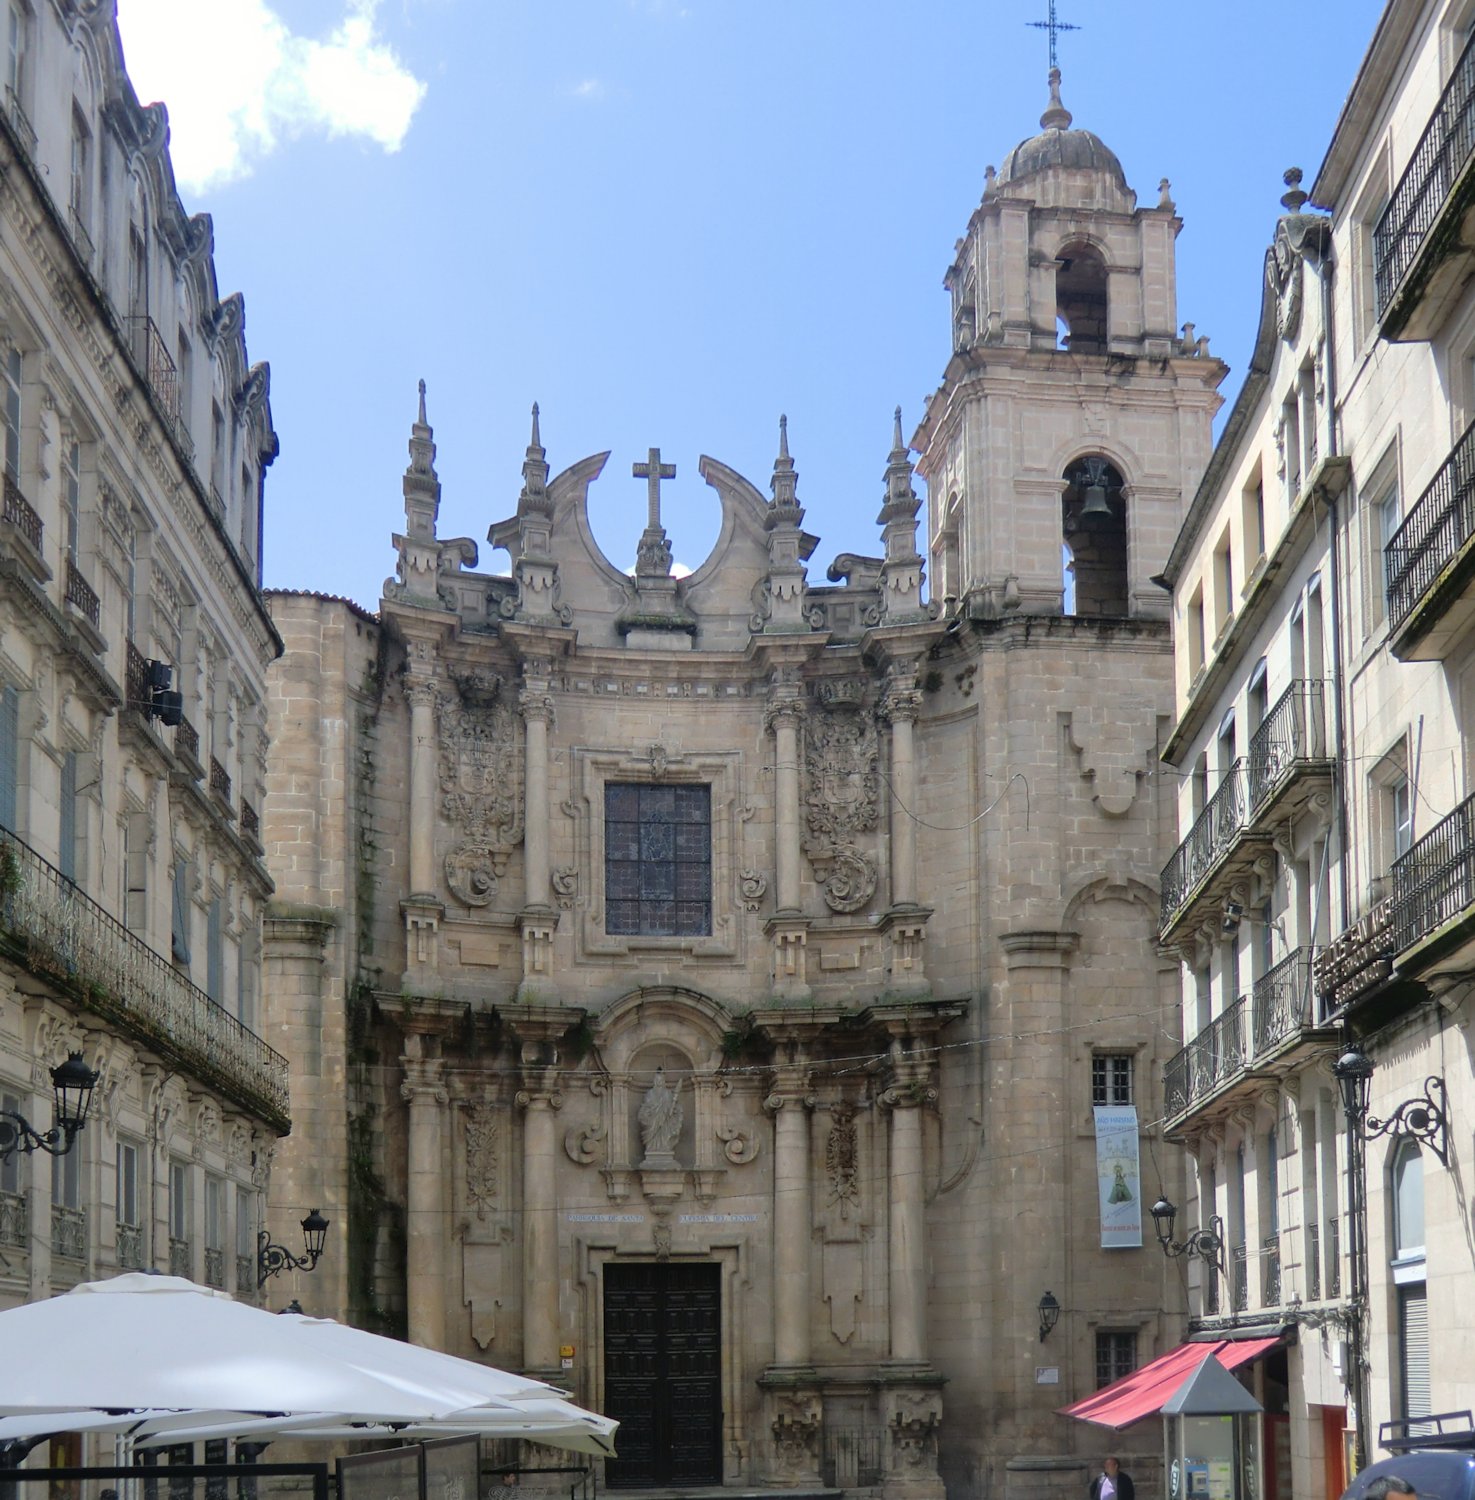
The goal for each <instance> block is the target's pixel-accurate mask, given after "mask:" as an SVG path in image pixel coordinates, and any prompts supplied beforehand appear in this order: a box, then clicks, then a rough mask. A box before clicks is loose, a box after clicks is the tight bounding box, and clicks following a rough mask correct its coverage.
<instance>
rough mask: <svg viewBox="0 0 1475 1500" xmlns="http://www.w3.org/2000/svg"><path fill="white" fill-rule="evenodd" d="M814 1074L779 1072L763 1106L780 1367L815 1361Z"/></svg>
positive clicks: (776, 1361)
mask: <svg viewBox="0 0 1475 1500" xmlns="http://www.w3.org/2000/svg"><path fill="white" fill-rule="evenodd" d="M814 1103H815V1099H814V1095H813V1094H811V1093H810V1092H809V1073H808V1070H807V1069H805V1068H803V1067H785V1068H781V1069H779V1070H778V1073H777V1076H776V1077H775V1079H774V1087H773V1092H772V1093H771V1094H770V1095H769V1096H768V1098H767V1099H765V1100H764V1102H763V1107H764V1108H765V1109H766V1110H768V1111H769V1113H770V1114H772V1115H773V1286H774V1293H773V1358H774V1364H775V1365H777V1366H778V1367H780V1368H795V1367H801V1366H807V1365H808V1364H809V1363H810V1359H811V1351H810V1347H809V1318H810V1256H811V1246H810V1240H811V1237H812V1232H813V1215H812V1211H811V1203H810V1198H811V1189H810V1181H809V1112H810V1110H812V1109H813V1108H814Z"/></svg>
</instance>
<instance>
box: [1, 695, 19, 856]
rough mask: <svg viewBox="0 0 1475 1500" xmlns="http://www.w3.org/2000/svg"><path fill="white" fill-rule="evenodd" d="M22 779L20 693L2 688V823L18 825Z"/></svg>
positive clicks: (6, 825)
mask: <svg viewBox="0 0 1475 1500" xmlns="http://www.w3.org/2000/svg"><path fill="white" fill-rule="evenodd" d="M19 782H20V694H19V693H18V692H16V690H15V689H14V688H13V687H7V688H4V689H3V690H0V824H3V825H4V826H5V827H6V828H9V829H11V830H12V831H14V829H15V827H16V818H17V808H16V787H17V786H18V785H19Z"/></svg>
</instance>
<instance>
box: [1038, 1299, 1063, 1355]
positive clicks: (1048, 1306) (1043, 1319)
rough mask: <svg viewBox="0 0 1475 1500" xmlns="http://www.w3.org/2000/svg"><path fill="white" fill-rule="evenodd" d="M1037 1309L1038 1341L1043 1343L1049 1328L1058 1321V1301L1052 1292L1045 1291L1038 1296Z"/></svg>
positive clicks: (1047, 1335) (1047, 1336) (1048, 1333)
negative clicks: (1038, 1315)
mask: <svg viewBox="0 0 1475 1500" xmlns="http://www.w3.org/2000/svg"><path fill="white" fill-rule="evenodd" d="M1038 1311H1039V1314H1040V1342H1041V1343H1042V1344H1043V1343H1044V1342H1045V1340H1046V1339H1047V1338H1049V1336H1050V1330H1051V1329H1052V1328H1053V1327H1054V1326H1055V1325H1056V1324H1057V1323H1058V1322H1059V1321H1060V1302H1059V1300H1058V1299H1057V1297H1056V1296H1055V1293H1054V1292H1046V1293H1045V1295H1044V1296H1043V1297H1041V1298H1040V1301H1039V1307H1038Z"/></svg>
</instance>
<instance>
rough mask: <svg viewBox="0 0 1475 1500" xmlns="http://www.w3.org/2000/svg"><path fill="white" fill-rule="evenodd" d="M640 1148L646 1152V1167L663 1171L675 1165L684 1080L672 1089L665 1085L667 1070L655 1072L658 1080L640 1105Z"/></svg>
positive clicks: (652, 1084)
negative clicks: (662, 1169)
mask: <svg viewBox="0 0 1475 1500" xmlns="http://www.w3.org/2000/svg"><path fill="white" fill-rule="evenodd" d="M637 1118H638V1119H639V1121H640V1144H641V1145H642V1146H643V1147H644V1148H645V1161H644V1162H643V1163H642V1165H643V1166H647V1167H653V1166H654V1167H664V1166H674V1165H675V1164H676V1142H677V1141H679V1140H680V1139H681V1122H682V1118H683V1111H682V1107H681V1080H680V1079H677V1080H676V1087H675V1088H674V1089H673V1088H672V1087H671V1085H670V1084H668V1083H667V1082H666V1070H665V1069H664V1068H657V1069H656V1076H655V1079H654V1081H653V1082H652V1083H651V1086H650V1088H648V1089H647V1090H646V1093H645V1098H644V1099H643V1100H641V1103H640V1114H639V1115H638V1116H637Z"/></svg>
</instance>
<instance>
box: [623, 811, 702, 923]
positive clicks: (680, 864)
mask: <svg viewBox="0 0 1475 1500" xmlns="http://www.w3.org/2000/svg"><path fill="white" fill-rule="evenodd" d="M604 889H605V911H606V917H605V930H606V931H607V932H610V933H619V934H638V935H641V936H645V937H688V936H694V937H703V936H706V935H708V934H709V933H710V932H711V931H712V792H711V788H710V787H708V786H703V785H685V786H668V785H661V784H650V785H647V784H642V783H631V782H610V783H608V784H607V785H606V786H605V789H604Z"/></svg>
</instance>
